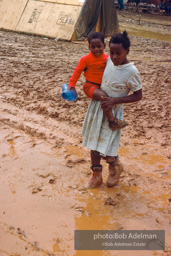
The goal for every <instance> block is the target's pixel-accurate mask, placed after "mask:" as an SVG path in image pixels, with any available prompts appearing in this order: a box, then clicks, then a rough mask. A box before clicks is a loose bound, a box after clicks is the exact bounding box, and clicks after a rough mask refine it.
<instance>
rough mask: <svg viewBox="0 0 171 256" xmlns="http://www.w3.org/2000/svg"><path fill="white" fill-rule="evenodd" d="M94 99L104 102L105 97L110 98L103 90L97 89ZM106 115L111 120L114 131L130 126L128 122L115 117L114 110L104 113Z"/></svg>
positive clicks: (93, 95) (110, 124)
mask: <svg viewBox="0 0 171 256" xmlns="http://www.w3.org/2000/svg"><path fill="white" fill-rule="evenodd" d="M92 97H93V99H94V100H97V101H102V100H103V97H108V95H107V93H105V92H104V91H102V90H101V89H96V90H94V92H93V94H92ZM104 114H105V115H106V116H107V118H108V120H109V127H110V128H111V129H112V130H116V129H122V128H124V127H126V126H127V125H128V123H127V122H125V121H121V120H119V119H117V118H116V117H115V116H114V115H113V112H112V109H110V110H108V111H104Z"/></svg>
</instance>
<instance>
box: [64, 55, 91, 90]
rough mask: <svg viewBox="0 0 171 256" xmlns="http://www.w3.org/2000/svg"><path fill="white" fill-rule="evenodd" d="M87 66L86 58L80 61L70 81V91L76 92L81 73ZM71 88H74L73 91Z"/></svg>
mask: <svg viewBox="0 0 171 256" xmlns="http://www.w3.org/2000/svg"><path fill="white" fill-rule="evenodd" d="M86 66H87V63H86V58H85V56H84V57H82V58H81V59H80V61H79V63H78V65H77V67H76V68H75V69H74V72H73V74H72V77H71V78H70V80H69V87H68V90H74V88H75V85H76V83H77V81H78V79H79V78H80V75H81V73H82V72H83V71H84V70H85V68H86ZM70 88H72V89H70Z"/></svg>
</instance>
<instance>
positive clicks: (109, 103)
mask: <svg viewBox="0 0 171 256" xmlns="http://www.w3.org/2000/svg"><path fill="white" fill-rule="evenodd" d="M101 98H102V102H101V106H102V109H103V110H104V111H108V110H109V109H112V107H113V105H115V104H117V103H116V102H115V98H110V97H103V96H101Z"/></svg>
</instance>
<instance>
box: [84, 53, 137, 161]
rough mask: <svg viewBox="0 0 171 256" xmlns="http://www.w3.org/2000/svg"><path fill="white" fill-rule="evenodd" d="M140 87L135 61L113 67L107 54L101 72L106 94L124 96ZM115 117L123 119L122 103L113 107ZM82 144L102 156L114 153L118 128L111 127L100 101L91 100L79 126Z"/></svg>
mask: <svg viewBox="0 0 171 256" xmlns="http://www.w3.org/2000/svg"><path fill="white" fill-rule="evenodd" d="M141 88H142V82H141V78H140V74H139V71H138V69H137V68H136V67H135V66H134V63H132V62H130V63H128V64H124V65H119V66H114V64H113V62H112V61H111V59H110V57H109V58H108V60H107V64H106V68H105V71H104V74H103V79H102V84H101V89H102V90H103V91H105V92H106V93H107V94H108V96H109V97H124V96H127V95H128V94H129V92H130V91H132V92H135V91H138V90H140V89H141ZM112 111H113V114H114V116H115V117H116V118H118V119H120V120H123V104H118V105H116V106H114V107H113V110H112ZM82 135H83V145H84V146H86V147H87V148H88V149H90V150H96V151H98V152H100V154H101V155H102V156H117V155H118V149H119V143H120V138H121V129H118V130H115V131H113V130H111V129H110V128H109V122H108V119H107V117H106V116H104V115H103V109H102V108H101V102H100V101H95V100H91V101H90V104H89V107H88V110H87V113H86V116H85V119H84V123H83V127H82Z"/></svg>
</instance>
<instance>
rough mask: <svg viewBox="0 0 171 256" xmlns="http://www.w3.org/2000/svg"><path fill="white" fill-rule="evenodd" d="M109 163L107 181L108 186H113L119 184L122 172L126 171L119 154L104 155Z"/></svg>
mask: <svg viewBox="0 0 171 256" xmlns="http://www.w3.org/2000/svg"><path fill="white" fill-rule="evenodd" d="M104 159H105V160H106V162H107V163H108V164H109V175H108V178H107V181H106V185H107V186H108V187H113V186H114V185H116V184H118V182H119V178H120V175H121V173H122V172H123V171H124V169H123V165H122V163H121V162H120V161H119V156H117V157H113V156H106V157H104Z"/></svg>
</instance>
